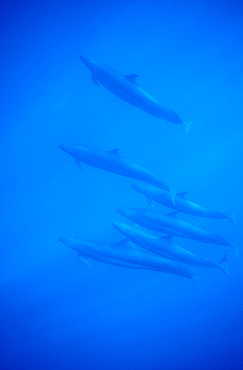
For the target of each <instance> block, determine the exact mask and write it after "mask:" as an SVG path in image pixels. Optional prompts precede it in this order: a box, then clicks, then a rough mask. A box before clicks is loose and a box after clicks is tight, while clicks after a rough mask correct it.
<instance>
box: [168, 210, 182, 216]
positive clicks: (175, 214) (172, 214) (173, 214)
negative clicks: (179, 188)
mask: <svg viewBox="0 0 243 370" xmlns="http://www.w3.org/2000/svg"><path fill="white" fill-rule="evenodd" d="M178 213H179V212H178V211H174V212H171V213H167V216H170V217H176V216H177V214H178Z"/></svg>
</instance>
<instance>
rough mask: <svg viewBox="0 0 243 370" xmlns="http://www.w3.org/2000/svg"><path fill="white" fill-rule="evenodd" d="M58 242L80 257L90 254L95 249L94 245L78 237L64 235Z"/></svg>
mask: <svg viewBox="0 0 243 370" xmlns="http://www.w3.org/2000/svg"><path fill="white" fill-rule="evenodd" d="M58 240H59V242H61V243H63V244H65V245H66V246H67V247H69V248H71V249H73V250H75V251H76V252H78V253H79V254H82V255H87V254H90V253H92V251H93V250H94V249H95V248H96V245H95V243H93V242H91V241H89V240H87V239H84V238H80V237H75V236H65V235H64V236H60V238H59V239H58Z"/></svg>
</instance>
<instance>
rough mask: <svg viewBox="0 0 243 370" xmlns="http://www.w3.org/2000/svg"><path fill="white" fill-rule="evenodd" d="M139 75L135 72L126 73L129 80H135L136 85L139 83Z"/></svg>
mask: <svg viewBox="0 0 243 370" xmlns="http://www.w3.org/2000/svg"><path fill="white" fill-rule="evenodd" d="M137 77H138V75H136V74H135V73H132V74H131V75H126V78H127V79H128V80H130V81H131V82H134V83H135V84H136V85H138V83H137V81H136V78H137Z"/></svg>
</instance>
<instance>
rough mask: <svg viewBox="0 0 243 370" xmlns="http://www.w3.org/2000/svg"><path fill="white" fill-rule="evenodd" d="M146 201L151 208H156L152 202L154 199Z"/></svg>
mask: <svg viewBox="0 0 243 370" xmlns="http://www.w3.org/2000/svg"><path fill="white" fill-rule="evenodd" d="M146 201H147V203H148V205H149V206H150V207H152V208H155V206H154V202H153V201H152V199H150V198H147V199H146Z"/></svg>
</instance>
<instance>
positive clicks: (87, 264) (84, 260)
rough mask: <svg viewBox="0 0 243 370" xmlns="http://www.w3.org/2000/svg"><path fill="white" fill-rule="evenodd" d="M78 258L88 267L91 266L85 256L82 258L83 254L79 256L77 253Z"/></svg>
mask: <svg viewBox="0 0 243 370" xmlns="http://www.w3.org/2000/svg"><path fill="white" fill-rule="evenodd" d="M78 258H79V261H80V262H81V263H82V264H83V265H85V266H88V267H89V268H91V265H90V263H89V261H88V260H87V259H86V258H84V257H83V256H81V255H80V254H79V255H78Z"/></svg>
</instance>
